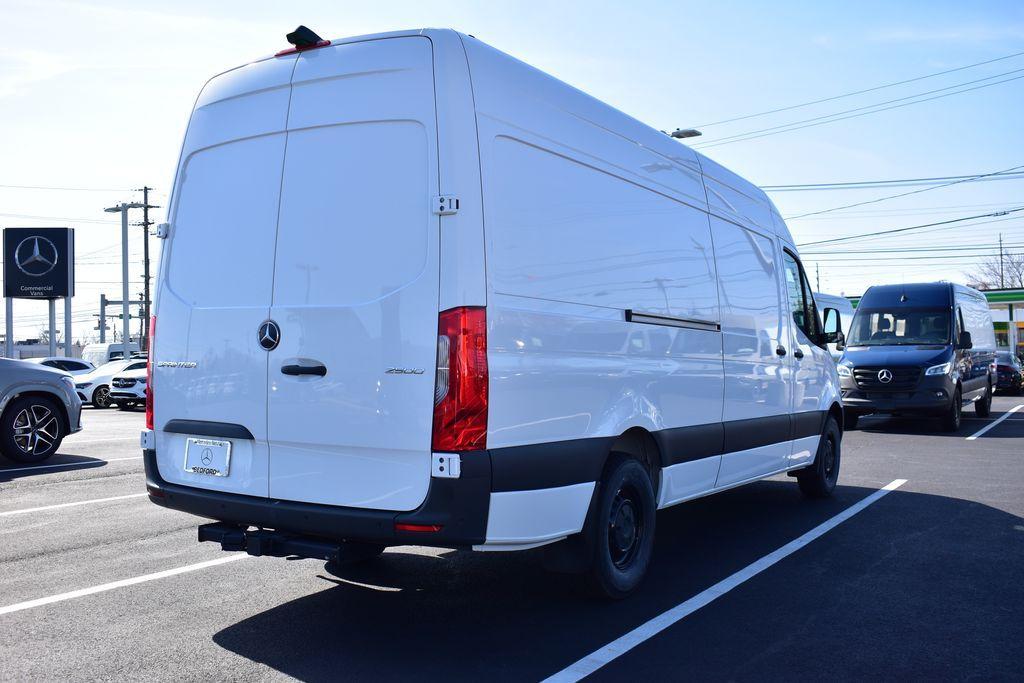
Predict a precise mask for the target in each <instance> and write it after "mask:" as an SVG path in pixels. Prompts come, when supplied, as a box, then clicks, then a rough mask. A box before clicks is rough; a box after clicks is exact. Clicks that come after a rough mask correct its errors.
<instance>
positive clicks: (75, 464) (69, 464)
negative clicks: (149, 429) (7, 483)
mask: <svg viewBox="0 0 1024 683" xmlns="http://www.w3.org/2000/svg"><path fill="white" fill-rule="evenodd" d="M122 460H142V456H141V455H133V456H132V457H130V458H110V459H109V460H82V461H80V462H62V463H60V464H59V465H33V466H32V467H10V468H4V469H0V476H3V475H4V474H5V473H6V472H28V471H30V470H52V469H54V468H56V467H88V466H93V465H102V464H104V463H108V462H121V461H122Z"/></svg>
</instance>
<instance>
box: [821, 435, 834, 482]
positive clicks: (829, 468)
mask: <svg viewBox="0 0 1024 683" xmlns="http://www.w3.org/2000/svg"><path fill="white" fill-rule="evenodd" d="M822 460H823V464H824V466H825V479H826V480H828V481H832V476H833V475H834V474H835V469H836V444H835V441H833V440H832V437H828V438H827V439H825V452H824V453H822Z"/></svg>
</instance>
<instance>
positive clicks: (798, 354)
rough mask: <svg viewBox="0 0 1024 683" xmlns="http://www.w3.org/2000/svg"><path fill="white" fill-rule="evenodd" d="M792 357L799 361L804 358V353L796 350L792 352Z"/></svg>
mask: <svg viewBox="0 0 1024 683" xmlns="http://www.w3.org/2000/svg"><path fill="white" fill-rule="evenodd" d="M793 357H794V358H796V359H797V360H800V359H801V358H803V357H804V352H803V351H801V350H800V349H797V350H796V351H794V352H793Z"/></svg>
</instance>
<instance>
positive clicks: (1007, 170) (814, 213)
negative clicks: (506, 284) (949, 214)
mask: <svg viewBox="0 0 1024 683" xmlns="http://www.w3.org/2000/svg"><path fill="white" fill-rule="evenodd" d="M1022 168H1024V165H1022V166H1013V167H1011V168H1004V169H1003V170H1001V171H993V172H992V173H983V174H981V175H976V176H969V177H967V178H963V179H961V180H954V181H952V182H949V183H943V184H942V185H933V186H931V187H923V188H921V189H920V190H911V191H910V192H902V193H900V194H893V195H888V196H886V197H878V198H876V199H869V200H867V201H863V202H856V203H854V204H844V205H843V206H834V207H832V208H831V209H821V210H820V211H810V212H808V213H801V214H798V215H796V216H787V217H786V220H787V221H792V220H796V219H798V218H806V217H807V216H819V215H821V214H823V213H831V212H833V211H841V210H842V209H852V208H853V207H855V206H866V205H868V204H877V203H879V202H884V201H888V200H890V199H898V198H899V197H909V196H910V195H912V194H921V193H922V192H929V191H931V190H938V189H939V188H943V187H950V186H952V185H959V184H961V183H970V182H974V181H976V180H979V179H981V178H988V177H990V176H995V175H1000V174H1003V173H1010V172H1011V171H1017V170H1019V169H1022Z"/></svg>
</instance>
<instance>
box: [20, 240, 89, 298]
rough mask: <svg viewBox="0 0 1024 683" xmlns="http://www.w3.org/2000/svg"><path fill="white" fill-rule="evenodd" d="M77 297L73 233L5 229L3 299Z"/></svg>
mask: <svg viewBox="0 0 1024 683" xmlns="http://www.w3.org/2000/svg"><path fill="white" fill-rule="evenodd" d="M74 295H75V231H74V230H72V229H71V228H7V229H5V230H4V296H6V297H15V298H19V299H59V298H62V297H70V296H74Z"/></svg>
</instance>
